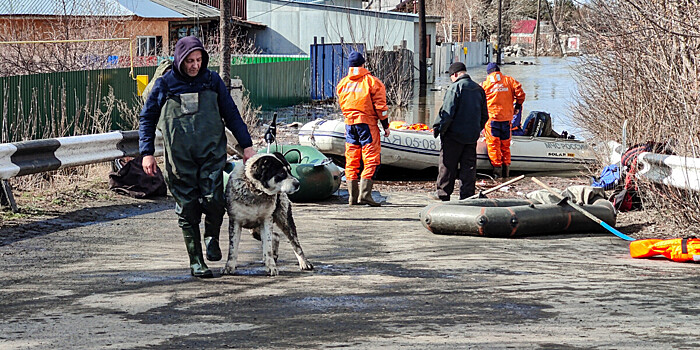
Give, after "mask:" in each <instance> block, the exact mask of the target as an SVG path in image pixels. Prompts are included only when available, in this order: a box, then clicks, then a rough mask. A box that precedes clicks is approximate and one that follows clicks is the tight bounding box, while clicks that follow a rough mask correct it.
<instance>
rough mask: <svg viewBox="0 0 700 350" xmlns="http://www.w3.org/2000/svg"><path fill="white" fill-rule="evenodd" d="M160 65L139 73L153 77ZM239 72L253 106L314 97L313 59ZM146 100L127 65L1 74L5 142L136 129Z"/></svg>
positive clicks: (0, 121) (0, 126)
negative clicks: (140, 110) (140, 95)
mask: <svg viewBox="0 0 700 350" xmlns="http://www.w3.org/2000/svg"><path fill="white" fill-rule="evenodd" d="M155 68H156V67H138V68H135V69H134V75H148V76H149V77H150V76H152V75H153V73H154V72H155ZM210 69H212V70H218V67H210ZM236 76H237V77H240V78H241V80H242V81H243V85H244V87H245V89H246V90H247V91H248V93H249V97H250V100H251V103H252V104H253V105H254V106H262V108H263V109H266V110H269V109H273V108H277V107H284V106H290V105H294V104H298V103H302V102H306V101H310V94H309V79H310V74H309V61H308V58H306V59H305V60H304V59H303V57H300V59H296V57H291V58H290V59H288V60H287V61H282V62H267V63H249V64H233V65H232V66H231V77H236ZM110 91H111V92H110ZM141 104H142V101H141V98H140V97H139V96H137V94H136V81H134V80H133V79H132V78H131V77H130V76H129V69H128V68H119V69H105V70H93V71H77V72H61V73H47V74H34V75H23V76H11V77H0V130H2V131H1V132H0V143H6V142H15V141H20V140H28V139H42V138H49V137H61V136H70V135H82V134H90V133H100V132H105V131H108V130H117V129H121V130H124V129H127V130H128V129H132V128H133V127H134V126H135V125H136V119H135V114H137V113H138V110H139V108H140V106H141Z"/></svg>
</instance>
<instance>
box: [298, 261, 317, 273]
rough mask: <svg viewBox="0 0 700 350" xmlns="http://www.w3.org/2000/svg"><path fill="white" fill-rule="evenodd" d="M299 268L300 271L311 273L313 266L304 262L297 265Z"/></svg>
mask: <svg viewBox="0 0 700 350" xmlns="http://www.w3.org/2000/svg"><path fill="white" fill-rule="evenodd" d="M299 268H300V269H301V270H302V271H311V270H313V269H314V266H313V265H311V263H310V262H308V261H304V262H302V263H299Z"/></svg>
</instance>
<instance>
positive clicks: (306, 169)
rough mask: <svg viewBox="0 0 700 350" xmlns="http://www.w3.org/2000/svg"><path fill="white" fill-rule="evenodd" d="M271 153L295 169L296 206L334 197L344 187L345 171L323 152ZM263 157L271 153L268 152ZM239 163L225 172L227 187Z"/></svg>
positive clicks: (286, 148)
mask: <svg viewBox="0 0 700 350" xmlns="http://www.w3.org/2000/svg"><path fill="white" fill-rule="evenodd" d="M270 152H280V153H282V155H284V158H285V159H286V160H287V161H288V162H289V164H290V165H291V167H292V175H293V176H294V177H295V178H297V180H299V190H298V191H296V192H294V193H292V194H290V195H289V199H290V200H291V201H292V202H314V201H319V200H323V199H326V198H328V197H330V196H331V195H332V194H333V193H335V191H337V190H338V188H339V187H340V181H341V174H342V169H341V168H339V167H338V166H337V165H335V164H333V161H332V160H330V159H329V158H327V157H326V156H325V155H323V153H321V152H320V151H319V150H317V149H315V148H313V147H310V146H299V145H283V146H278V145H273V146H271V147H270ZM260 153H267V149H265V150H261V151H260ZM234 166H235V163H231V162H229V163H227V164H226V167H225V168H224V184H226V183H228V176H229V174H230V173H231V171H232V170H233V167H234Z"/></svg>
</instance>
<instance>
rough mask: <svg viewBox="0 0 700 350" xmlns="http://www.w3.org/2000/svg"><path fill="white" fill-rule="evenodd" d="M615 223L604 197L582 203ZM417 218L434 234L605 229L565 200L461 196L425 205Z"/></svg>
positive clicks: (512, 234) (496, 234)
mask: <svg viewBox="0 0 700 350" xmlns="http://www.w3.org/2000/svg"><path fill="white" fill-rule="evenodd" d="M582 207H583V208H584V209H585V210H587V211H588V212H589V213H591V214H593V215H595V216H596V217H598V218H599V219H601V220H603V221H605V222H606V223H607V224H608V225H610V226H614V225H615V209H614V208H613V206H612V204H610V202H609V201H607V200H605V199H602V198H601V199H598V200H596V201H595V202H593V204H590V205H582ZM419 218H420V221H421V223H422V224H423V226H424V227H425V228H426V229H428V230H429V231H431V232H433V233H435V234H449V235H469V236H484V237H499V238H510V237H519V236H527V235H545V234H555V233H575V232H604V231H605V229H604V228H603V227H602V226H600V225H599V224H597V223H596V222H594V221H592V220H590V219H588V218H587V217H586V216H584V215H583V214H581V213H580V212H578V211H576V210H574V209H573V208H571V206H569V205H567V204H566V203H564V202H563V201H562V202H559V203H553V204H538V203H536V202H533V201H530V200H526V199H485V198H480V199H465V200H461V201H451V202H442V203H437V204H432V205H429V206H427V207H425V208H424V209H423V210H422V211H421V212H420V213H419Z"/></svg>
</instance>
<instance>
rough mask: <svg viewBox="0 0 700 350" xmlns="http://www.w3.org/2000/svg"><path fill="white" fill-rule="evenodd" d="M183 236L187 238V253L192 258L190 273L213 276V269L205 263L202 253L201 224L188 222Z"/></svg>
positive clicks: (183, 229) (184, 227)
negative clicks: (193, 224) (196, 224)
mask: <svg viewBox="0 0 700 350" xmlns="http://www.w3.org/2000/svg"><path fill="white" fill-rule="evenodd" d="M182 236H183V237H184V238H185V246H186V247H187V255H188V256H189V258H190V274H191V275H192V276H194V277H203V278H206V277H213V274H212V272H211V270H209V267H207V264H205V263H204V256H203V255H202V243H201V240H200V237H199V226H192V225H190V224H186V225H185V226H183V227H182Z"/></svg>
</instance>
